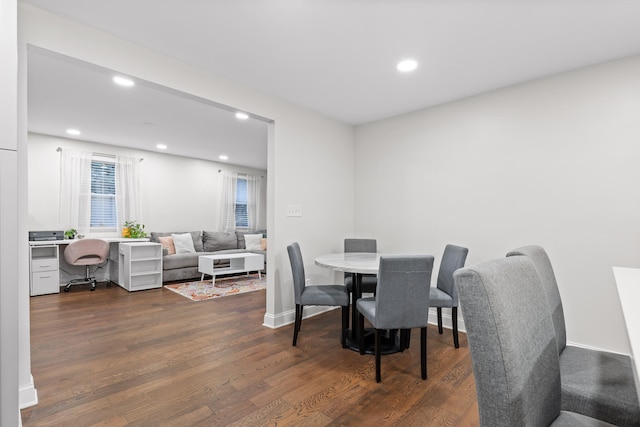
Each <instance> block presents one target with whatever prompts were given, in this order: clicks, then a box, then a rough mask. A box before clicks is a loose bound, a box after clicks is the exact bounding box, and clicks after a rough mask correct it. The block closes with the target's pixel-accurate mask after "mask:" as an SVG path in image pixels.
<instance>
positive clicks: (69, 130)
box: [67, 129, 80, 135]
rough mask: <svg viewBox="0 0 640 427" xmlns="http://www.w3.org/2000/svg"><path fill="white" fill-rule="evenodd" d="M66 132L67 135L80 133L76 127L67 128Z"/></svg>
mask: <svg viewBox="0 0 640 427" xmlns="http://www.w3.org/2000/svg"><path fill="white" fill-rule="evenodd" d="M67 133H68V134H69V135H80V131H79V130H78V129H67Z"/></svg>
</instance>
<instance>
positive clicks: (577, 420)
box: [551, 411, 613, 427]
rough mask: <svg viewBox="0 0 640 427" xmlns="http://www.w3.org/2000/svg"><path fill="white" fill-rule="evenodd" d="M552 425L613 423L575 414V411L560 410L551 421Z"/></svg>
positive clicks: (598, 426)
mask: <svg viewBox="0 0 640 427" xmlns="http://www.w3.org/2000/svg"><path fill="white" fill-rule="evenodd" d="M551 426H552V427H565V426H566V427H576V426H582V427H610V426H613V424H609V423H606V422H604V421H600V420H596V419H595V418H590V417H587V416H585V415H581V414H576V413H575V412H566V411H560V415H558V417H557V418H556V419H555V420H553V423H551Z"/></svg>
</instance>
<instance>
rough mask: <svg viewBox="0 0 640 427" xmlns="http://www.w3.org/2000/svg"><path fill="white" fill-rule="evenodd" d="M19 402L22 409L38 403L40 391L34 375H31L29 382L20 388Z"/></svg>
mask: <svg viewBox="0 0 640 427" xmlns="http://www.w3.org/2000/svg"><path fill="white" fill-rule="evenodd" d="M18 402H19V408H20V409H24V408H28V407H30V406H35V405H37V404H38V391H37V390H36V387H35V384H34V383H33V375H30V379H29V383H27V384H25V385H22V386H21V387H20V388H19V389H18Z"/></svg>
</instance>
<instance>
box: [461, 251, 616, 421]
mask: <svg viewBox="0 0 640 427" xmlns="http://www.w3.org/2000/svg"><path fill="white" fill-rule="evenodd" d="M453 277H454V281H455V284H456V286H457V287H458V291H459V294H460V302H461V304H462V306H463V307H464V320H465V326H466V329H467V339H468V341H469V348H470V349H471V360H472V364H473V372H474V376H475V382H476V394H477V398H478V409H479V412H480V425H481V426H484V427H513V426H550V425H552V426H571V427H574V426H610V425H611V424H608V423H605V422H603V421H600V420H596V419H593V418H589V417H587V416H585V415H582V414H578V413H574V412H568V411H562V410H561V409H560V400H561V397H560V361H559V357H558V351H557V346H556V340H555V332H554V329H553V323H552V321H551V315H550V314H549V311H548V310H545V309H543V307H545V306H546V300H545V297H544V295H543V292H542V289H541V287H542V285H541V284H540V278H539V277H538V274H537V272H536V269H535V267H534V265H533V263H532V262H531V260H530V259H528V258H526V257H511V258H501V259H497V260H491V261H487V262H484V263H481V264H477V265H474V266H473V267H469V268H462V269H460V270H458V271H456V272H455V273H454V274H453Z"/></svg>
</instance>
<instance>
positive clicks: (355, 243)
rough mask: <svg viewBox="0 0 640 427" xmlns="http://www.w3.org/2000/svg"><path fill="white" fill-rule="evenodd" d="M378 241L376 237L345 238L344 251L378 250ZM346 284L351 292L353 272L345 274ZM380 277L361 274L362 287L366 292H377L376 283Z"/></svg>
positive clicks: (373, 251)
mask: <svg viewBox="0 0 640 427" xmlns="http://www.w3.org/2000/svg"><path fill="white" fill-rule="evenodd" d="M377 246H378V245H377V242H376V240H375V239H344V251H345V252H370V253H376V252H378V247H377ZM344 284H345V285H346V286H347V289H349V292H351V291H352V289H353V274H352V273H345V274H344ZM377 284H378V279H377V277H376V275H375V274H363V275H361V282H360V288H361V290H362V292H364V293H370V294H375V293H376V285H377Z"/></svg>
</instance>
